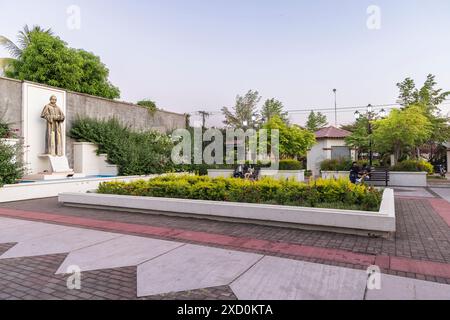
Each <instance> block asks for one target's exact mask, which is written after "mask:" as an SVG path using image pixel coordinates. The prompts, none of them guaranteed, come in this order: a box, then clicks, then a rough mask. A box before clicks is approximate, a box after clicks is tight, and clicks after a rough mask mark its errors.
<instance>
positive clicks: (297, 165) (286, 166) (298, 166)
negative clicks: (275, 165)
mask: <svg viewBox="0 0 450 320" xmlns="http://www.w3.org/2000/svg"><path fill="white" fill-rule="evenodd" d="M302 169H303V165H302V163H301V162H300V161H298V160H293V159H287V160H281V161H280V167H279V170H302Z"/></svg>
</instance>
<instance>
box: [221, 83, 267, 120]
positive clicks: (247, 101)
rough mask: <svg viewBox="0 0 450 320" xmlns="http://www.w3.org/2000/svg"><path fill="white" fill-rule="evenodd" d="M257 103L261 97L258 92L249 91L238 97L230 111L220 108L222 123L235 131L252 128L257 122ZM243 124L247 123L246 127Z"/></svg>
mask: <svg viewBox="0 0 450 320" xmlns="http://www.w3.org/2000/svg"><path fill="white" fill-rule="evenodd" d="M259 101H261V96H260V95H259V92H258V91H252V90H250V91H248V92H247V93H246V94H245V95H244V96H239V95H238V96H237V97H236V104H235V106H234V107H233V110H232V111H230V110H229V109H228V108H227V107H223V108H222V113H223V115H224V116H225V121H224V122H223V123H224V124H225V125H227V127H230V128H235V129H243V128H245V127H248V128H252V127H253V126H254V125H255V124H257V123H258V121H259V114H258V111H257V108H258V103H259ZM244 122H246V123H247V126H245V125H244Z"/></svg>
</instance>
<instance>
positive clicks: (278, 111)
mask: <svg viewBox="0 0 450 320" xmlns="http://www.w3.org/2000/svg"><path fill="white" fill-rule="evenodd" d="M283 108H284V106H283V103H282V102H281V101H278V100H276V99H275V98H272V99H268V100H266V102H265V103H264V105H263V107H262V110H261V116H262V118H263V119H265V120H266V121H270V119H272V118H273V117H275V116H278V117H279V118H280V119H281V120H283V121H284V122H285V123H288V122H289V115H288V113H287V112H283Z"/></svg>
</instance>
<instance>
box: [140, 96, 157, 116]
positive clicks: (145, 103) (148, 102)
mask: <svg viewBox="0 0 450 320" xmlns="http://www.w3.org/2000/svg"><path fill="white" fill-rule="evenodd" d="M137 105H138V106H141V107H145V108H147V109H148V111H149V112H150V113H151V114H154V113H155V112H156V110H158V107H157V106H156V103H155V102H154V101H152V100H149V99H146V100H141V101H139V102H138V103H137Z"/></svg>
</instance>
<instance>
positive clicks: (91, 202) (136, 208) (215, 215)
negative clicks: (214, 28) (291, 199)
mask: <svg viewBox="0 0 450 320" xmlns="http://www.w3.org/2000/svg"><path fill="white" fill-rule="evenodd" d="M394 201H395V200H394V191H393V190H392V189H385V191H384V194H383V200H382V203H381V208H380V211H379V212H367V211H356V210H338V209H319V208H305V207H292V206H279V205H265V204H249V203H234V202H219V201H203V200H185V199H169V198H153V197H134V196H118V195H104V194H86V193H62V194H60V195H59V202H60V203H62V204H63V205H66V206H74V207H92V208H101V209H109V210H119V211H129V212H140V213H148V214H156V215H170V216H173V215H175V216H181V217H195V218H203V219H212V220H220V221H224V220H225V221H237V222H240V223H250V224H261V225H274V226H284V227H290V228H300V229H307V230H326V231H334V232H339V233H345V234H358V235H365V236H383V237H389V236H390V235H392V234H393V233H394V232H395V230H396V229H395V228H396V221H395V202H394Z"/></svg>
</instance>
